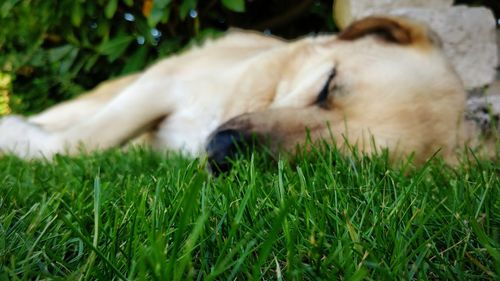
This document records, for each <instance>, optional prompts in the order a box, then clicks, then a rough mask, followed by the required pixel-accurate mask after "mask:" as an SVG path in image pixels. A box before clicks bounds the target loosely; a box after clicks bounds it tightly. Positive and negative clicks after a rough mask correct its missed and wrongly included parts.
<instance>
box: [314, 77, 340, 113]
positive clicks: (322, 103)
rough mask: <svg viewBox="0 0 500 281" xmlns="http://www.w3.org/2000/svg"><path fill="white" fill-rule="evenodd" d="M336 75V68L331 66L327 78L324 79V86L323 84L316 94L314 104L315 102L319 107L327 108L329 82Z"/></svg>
mask: <svg viewBox="0 0 500 281" xmlns="http://www.w3.org/2000/svg"><path fill="white" fill-rule="evenodd" d="M336 75H337V70H336V68H333V69H332V71H331V72H330V75H328V79H327V80H326V83H325V86H323V88H322V89H321V91H320V92H319V94H318V97H317V98H316V102H315V104H317V105H318V106H319V107H322V108H325V109H326V108H328V96H329V94H330V90H331V83H332V81H333V79H334V78H335V76H336Z"/></svg>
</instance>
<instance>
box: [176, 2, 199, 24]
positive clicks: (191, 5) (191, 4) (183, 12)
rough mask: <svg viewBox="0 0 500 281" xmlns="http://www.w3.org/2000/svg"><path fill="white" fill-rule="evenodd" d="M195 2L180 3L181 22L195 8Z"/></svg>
mask: <svg viewBox="0 0 500 281" xmlns="http://www.w3.org/2000/svg"><path fill="white" fill-rule="evenodd" d="M196 2H197V0H184V1H182V4H181V7H180V8H179V16H180V18H181V20H184V19H186V16H187V15H188V13H189V11H191V10H192V9H195V8H196Z"/></svg>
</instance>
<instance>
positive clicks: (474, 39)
mask: <svg viewBox="0 0 500 281" xmlns="http://www.w3.org/2000/svg"><path fill="white" fill-rule="evenodd" d="M377 3H378V2H377ZM373 14H391V15H401V16H407V17H409V18H413V19H416V20H420V21H422V22H425V23H427V24H428V25H429V26H430V27H431V28H432V29H433V30H434V31H435V32H436V33H437V34H438V35H439V37H441V40H442V42H443V48H444V51H445V53H446V54H447V56H448V57H449V58H450V60H451V62H452V64H453V66H454V67H455V69H456V70H457V72H458V74H459V75H460V77H461V78H462V81H463V82H464V85H465V87H466V88H467V89H472V88H476V87H482V86H485V85H488V84H490V83H491V82H493V80H494V79H495V76H496V67H497V65H498V50H497V39H496V29H495V28H496V21H495V17H494V16H493V13H492V12H491V10H489V9H487V8H483V7H475V8H473V7H466V6H454V7H451V8H445V9H434V8H397V9H392V10H387V9H384V8H380V7H378V8H374V9H371V10H366V11H364V12H363V13H359V14H358V18H361V17H364V16H368V15H373Z"/></svg>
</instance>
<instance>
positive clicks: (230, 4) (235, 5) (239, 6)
mask: <svg viewBox="0 0 500 281" xmlns="http://www.w3.org/2000/svg"><path fill="white" fill-rule="evenodd" d="M221 2H222V5H224V7H226V8H228V9H229V10H231V11H233V12H238V13H242V12H244V11H245V0H221Z"/></svg>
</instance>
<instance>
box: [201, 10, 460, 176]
mask: <svg viewBox="0 0 500 281" xmlns="http://www.w3.org/2000/svg"><path fill="white" fill-rule="evenodd" d="M301 48H303V49H304V50H305V51H303V52H301V51H298V52H296V55H295V56H293V57H291V58H290V62H289V63H288V65H287V67H286V71H285V72H284V73H283V75H282V81H280V82H279V83H278V86H277V90H276V95H275V98H274V101H273V102H272V104H271V105H270V107H269V109H266V110H263V111H258V112H251V113H247V114H243V115H240V116H237V117H235V118H233V119H231V120H229V121H228V122H226V123H225V124H223V125H222V126H220V127H219V128H218V129H217V130H216V131H215V132H214V133H213V134H212V136H211V137H210V139H209V141H208V145H207V152H208V155H209V160H210V162H211V164H214V165H216V166H218V167H219V168H220V169H222V170H224V169H227V168H228V166H227V165H228V161H227V160H226V158H227V157H228V156H229V157H231V156H232V155H233V154H234V153H235V152H236V151H237V150H238V149H237V148H238V147H239V148H243V147H244V146H245V145H247V144H248V143H249V142H250V140H257V141H260V142H262V143H264V144H265V145H267V146H268V147H269V148H270V149H271V151H279V150H280V149H284V150H291V149H294V147H296V146H297V145H298V144H303V143H304V142H305V141H306V139H308V138H309V139H310V140H312V141H313V142H314V141H315V140H319V139H326V140H328V141H332V142H334V143H335V145H336V146H337V147H339V148H341V149H342V148H345V147H346V143H348V144H349V146H355V147H357V148H358V149H359V150H361V151H363V152H366V153H371V152H373V151H374V150H378V149H380V148H387V149H389V151H390V153H391V156H401V155H408V154H410V153H413V152H414V153H415V161H416V162H422V161H424V160H425V159H427V158H428V157H429V156H431V155H432V154H434V153H435V152H436V151H438V150H441V151H442V153H444V154H445V156H447V155H446V154H449V153H450V152H451V151H452V150H453V149H454V146H455V145H456V141H457V135H458V132H459V128H460V126H461V125H460V124H461V119H462V116H463V109H464V100H465V94H464V90H463V87H462V84H461V82H460V80H459V78H458V77H457V75H456V74H455V73H454V71H453V70H452V68H451V67H450V66H449V64H448V62H447V61H446V59H445V57H444V56H443V54H442V52H441V50H440V43H439V40H438V39H437V37H436V36H435V35H434V33H432V31H430V30H429V29H428V28H427V27H426V26H424V25H422V24H419V23H416V22H413V21H409V20H406V19H402V18H395V17H369V18H366V19H363V20H360V21H358V22H355V23H354V24H352V25H351V26H350V27H348V28H347V29H345V30H344V31H343V32H342V33H341V34H339V35H338V36H336V37H333V36H325V37H320V38H316V39H312V40H311V41H310V43H309V44H304V45H302V46H301Z"/></svg>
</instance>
